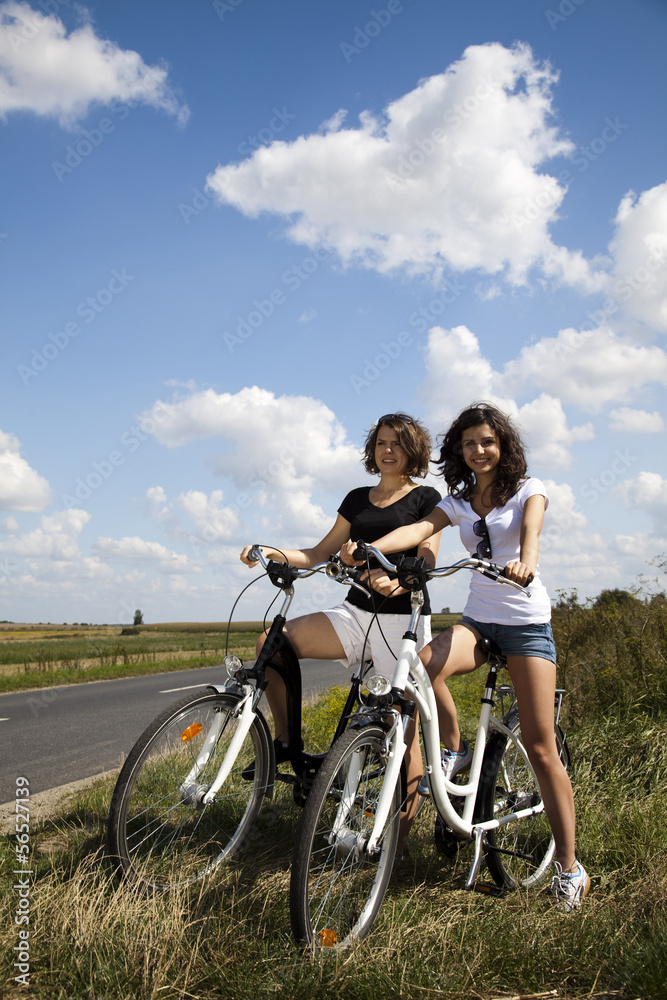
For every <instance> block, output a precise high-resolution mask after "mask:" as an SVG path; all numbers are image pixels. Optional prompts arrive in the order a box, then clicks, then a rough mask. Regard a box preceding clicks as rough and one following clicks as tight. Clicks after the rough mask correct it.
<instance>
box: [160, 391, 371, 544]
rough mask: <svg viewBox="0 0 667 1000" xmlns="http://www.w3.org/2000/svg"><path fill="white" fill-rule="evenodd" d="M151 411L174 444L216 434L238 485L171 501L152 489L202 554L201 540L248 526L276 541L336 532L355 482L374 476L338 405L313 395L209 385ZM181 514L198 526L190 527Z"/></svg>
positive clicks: (177, 534) (218, 460) (218, 463)
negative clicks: (350, 439)
mask: <svg viewBox="0 0 667 1000" xmlns="http://www.w3.org/2000/svg"><path fill="white" fill-rule="evenodd" d="M153 410H159V413H160V420H159V422H158V421H157V420H155V421H152V425H153V427H154V429H153V431H152V433H153V434H154V436H155V437H156V438H157V440H158V441H160V442H161V443H162V444H165V445H167V446H168V447H176V446H180V445H185V444H187V443H188V442H190V441H194V440H197V439H202V438H215V439H217V440H218V444H217V446H216V452H217V454H216V456H215V458H214V460H213V468H214V471H215V472H216V473H217V474H218V475H220V476H222V477H225V478H227V479H230V480H231V481H232V482H233V484H234V490H232V491H230V492H229V493H226V494H225V495H224V497H223V493H222V492H221V491H214V492H213V493H212V494H210V496H207V495H206V494H204V493H200V492H197V491H191V492H188V493H184V494H181V496H180V497H179V498H178V499H177V500H175V501H172V502H170V503H168V504H167V506H165V504H164V502H163V501H164V497H163V496H162V494H156V495H155V496H154V497H153V510H154V516H156V514H159V517H161V518H162V519H163V521H164V524H165V530H167V531H168V533H170V537H174V538H180V539H184V540H186V541H187V542H188V543H189V544H190V545H192V546H193V548H194V550H195V551H196V552H197V553H199V551H200V546H201V544H202V541H203V542H207V543H214V544H216V545H217V544H219V543H220V542H224V541H226V540H227V539H230V538H231V537H233V535H234V534H235V533H236V534H238V533H239V532H240V531H241V529H242V531H243V532H244V533H245V532H248V531H251V530H252V531H254V530H257V531H260V533H261V534H263V535H264V536H265V540H266V537H269V541H273V542H276V543H279V542H280V541H281V540H283V541H284V540H285V539H288V540H289V539H294V542H292V544H293V545H294V544H299V545H303V544H309V543H310V541H315V540H317V539H319V538H321V537H322V536H323V535H324V534H325V533H326V532H327V531H328V530H329V528H330V527H331V525H332V523H333V520H334V518H335V511H336V509H337V506H338V504H339V503H340V501H341V500H342V498H343V497H344V496H345V493H346V492H347V490H349V489H351V488H352V487H354V486H358V485H360V483H361V482H364V481H365V479H366V474H365V472H364V471H363V468H362V466H361V451H360V449H359V448H358V447H357V446H355V445H353V444H350V443H349V442H348V441H347V439H346V434H345V430H344V429H343V427H342V425H341V424H340V423H339V422H338V421H337V420H336V418H335V416H334V414H333V413H332V411H331V410H330V409H329V408H328V407H326V406H325V405H324V404H323V403H321V402H320V401H319V400H316V399H312V398H310V397H307V396H281V397H276V396H274V394H273V393H271V392H269V391H267V390H265V389H259V388H257V387H256V386H254V387H251V388H245V389H242V390H241V391H240V392H238V393H236V394H229V393H221V394H217V393H215V392H214V391H213V390H212V389H206V390H201V391H195V392H192V393H191V394H189V395H187V396H183V397H180V398H177V399H176V400H174V401H173V402H171V403H165V402H163V401H157V402H156V403H155V405H154V407H153ZM153 410H151V411H147V413H146V414H144V415H143V417H142V419H144V418H149V419H150V417H151V413H152V412H153ZM223 499H224V503H223ZM325 508H326V509H325ZM181 515H185V516H186V517H187V518H188V520H189V522H190V524H191V525H192V527H190V525H185V526H182V523H181V522H182V517H181ZM167 522H169V526H168V527H167ZM253 540H255V541H256V540H257V539H256V538H254V539H252V538H251V539H250V542H252V541H253ZM209 556H210V553H209Z"/></svg>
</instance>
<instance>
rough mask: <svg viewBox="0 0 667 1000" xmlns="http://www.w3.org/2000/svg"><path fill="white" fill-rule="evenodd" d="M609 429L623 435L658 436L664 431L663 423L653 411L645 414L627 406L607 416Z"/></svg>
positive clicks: (655, 411) (644, 411) (643, 411)
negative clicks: (608, 417)
mask: <svg viewBox="0 0 667 1000" xmlns="http://www.w3.org/2000/svg"><path fill="white" fill-rule="evenodd" d="M609 416H610V418H611V419H610V424H609V429H610V430H612V431H618V432H621V433H625V434H658V433H659V432H660V431H664V430H665V427H666V425H665V421H664V420H663V418H662V417H661V416H660V414H659V413H658V412H657V410H654V411H653V413H647V412H646V410H632V409H630V407H628V406H619V407H618V408H617V409H615V410H612V411H611V412H610V414H609Z"/></svg>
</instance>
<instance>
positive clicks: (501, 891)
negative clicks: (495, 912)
mask: <svg viewBox="0 0 667 1000" xmlns="http://www.w3.org/2000/svg"><path fill="white" fill-rule="evenodd" d="M472 888H473V891H474V892H481V893H482V895H483V896H498V897H500V898H501V899H502V898H503V896H506V895H507V891H506V889H505V887H504V886H502V885H496V883H495V882H475V884H474V886H473V887H472Z"/></svg>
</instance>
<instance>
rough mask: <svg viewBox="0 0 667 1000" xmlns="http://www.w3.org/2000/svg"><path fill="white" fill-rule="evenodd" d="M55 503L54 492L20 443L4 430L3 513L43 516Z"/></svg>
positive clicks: (0, 452) (0, 438)
mask: <svg viewBox="0 0 667 1000" xmlns="http://www.w3.org/2000/svg"><path fill="white" fill-rule="evenodd" d="M50 499H51V489H50V487H49V484H48V482H47V481H46V479H44V477H43V476H40V475H39V474H38V473H37V472H35V470H34V469H31V467H30V465H29V464H28V463H27V462H26V460H25V459H24V458H22V457H21V445H20V442H19V441H18V439H17V438H16V437H14V435H13V434H6V433H4V431H1V430H0V510H22V511H28V512H30V513H39V512H40V511H42V510H44V508H45V507H46V505H47V503H48V502H49V500H50Z"/></svg>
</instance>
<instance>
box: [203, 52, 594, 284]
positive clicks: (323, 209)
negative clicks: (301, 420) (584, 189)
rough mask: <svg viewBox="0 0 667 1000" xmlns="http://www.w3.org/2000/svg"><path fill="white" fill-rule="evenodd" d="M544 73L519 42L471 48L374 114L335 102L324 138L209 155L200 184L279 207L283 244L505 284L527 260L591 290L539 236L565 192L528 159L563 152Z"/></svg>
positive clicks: (587, 272)
mask: <svg viewBox="0 0 667 1000" xmlns="http://www.w3.org/2000/svg"><path fill="white" fill-rule="evenodd" d="M555 82H556V75H555V74H554V73H553V72H552V70H551V68H550V67H549V66H548V65H540V64H539V63H538V62H537V61H536V60H535V58H534V56H533V54H532V52H531V50H530V48H529V47H528V46H526V45H523V44H516V45H515V46H514V47H513V48H511V49H509V48H505V47H504V46H502V45H500V44H499V43H495V42H494V43H489V44H485V45H473V46H470V47H469V48H467V49H466V50H465V52H464V53H463V56H462V58H461V59H460V60H459V61H458V62H456V63H454V64H453V65H451V66H450V67H449V68H448V69H447V70H446V71H445V72H443V73H440V74H438V75H435V76H432V77H429V78H428V79H425V80H423V81H422V82H421V83H420V84H419V85H418V86H417V87H416V88H415V89H414V90H412V91H411V92H409V93H407V94H405V95H404V96H403V97H400V98H398V99H397V100H395V101H393V102H392V103H391V104H389V105H388V107H387V108H386V109H385V110H384V112H383V113H382V115H381V116H375V115H374V114H372V113H371V112H368V111H366V112H362V114H361V115H360V116H359V119H360V123H359V126H358V127H357V128H352V127H348V128H343V127H342V123H343V119H344V113H343V111H342V110H339V111H338V112H336V114H335V115H334V116H333V117H332V119H330V121H329V122H328V123H326V128H327V129H328V131H327V134H324V135H322V134H314V135H310V136H301V137H300V138H298V139H297V140H295V141H294V142H291V143H287V142H274V143H272V144H271V145H270V146H267V147H262V148H261V149H258V150H257V151H256V152H255V153H254V154H253V155H252V156H251V157H249V158H248V159H246V160H244V161H242V162H241V163H239V164H227V165H221V166H219V167H218V168H217V170H215V172H214V173H213V174H211V176H210V177H209V179H208V187H209V190H211V191H212V192H213V193H214V194H215V196H216V197H217V198H218V200H219V202H220V203H223V204H229V205H233V206H234V207H236V208H237V209H239V210H240V211H241V212H243V213H244V214H246V215H248V216H251V217H255V216H257V215H259V214H260V213H261V212H272V213H276V214H279V215H282V216H284V217H285V218H286V219H288V220H289V223H288V225H289V230H288V231H289V235H290V236H291V238H292V239H293V240H295V241H296V242H299V243H305V244H307V245H309V246H313V245H315V244H316V243H317V242H318V241H322V240H326V241H327V242H328V243H329V244H331V245H333V246H334V247H335V248H336V250H337V251H338V253H339V254H340V256H341V258H342V260H343V261H344V262H345V263H353V262H354V263H360V264H363V265H364V266H366V267H370V268H374V269H376V270H378V271H381V272H386V271H389V270H391V269H393V268H397V267H405V268H407V269H408V270H409V271H410V272H412V273H424V274H428V275H431V276H432V277H434V278H437V276H438V275H439V273H440V272H441V271H442V269H443V268H453V269H455V270H457V271H466V270H471V269H478V270H481V271H483V272H486V273H489V274H504V275H505V276H506V277H507V279H508V280H509V281H510V282H511V283H512V284H514V285H517V284H523V283H525V282H526V280H527V275H528V272H529V271H530V269H531V268H533V267H535V266H537V267H542V268H543V269H544V270H545V272H546V273H547V274H548V275H549V276H551V277H554V278H556V279H557V280H559V281H561V280H562V281H567V282H569V283H571V284H574V285H577V286H578V287H582V288H584V289H585V290H586V291H592V290H594V289H598V288H600V287H601V286H602V284H603V282H604V276H602V275H599V274H598V275H596V274H595V273H594V272H593V270H592V269H591V266H590V264H589V263H588V262H587V261H586V260H585V259H584V258H583V257H582V255H581V254H580V253H578V252H575V253H571V252H570V251H568V250H566V249H564V248H562V247H557V246H555V245H554V244H553V243H552V241H551V238H550V236H549V234H548V228H549V225H550V224H551V223H552V222H553V221H554V220H555V219H556V218H557V216H558V210H559V207H560V205H561V202H562V200H563V197H564V195H565V188H564V187H563V186H562V185H561V184H559V182H558V180H557V179H556V178H555V177H552V176H550V175H549V174H547V173H545V172H544V170H543V169H542V168H543V165H544V164H545V163H546V162H547V161H548V160H549V159H551V158H553V157H555V156H558V155H562V154H564V153H567V152H569V151H570V150H572V149H573V146H572V143H571V142H570V141H569V140H567V139H565V138H563V137H562V136H560V135H559V134H558V130H557V128H556V127H555V125H554V124H553V119H552V115H553V107H552V89H553V86H554V84H555Z"/></svg>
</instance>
